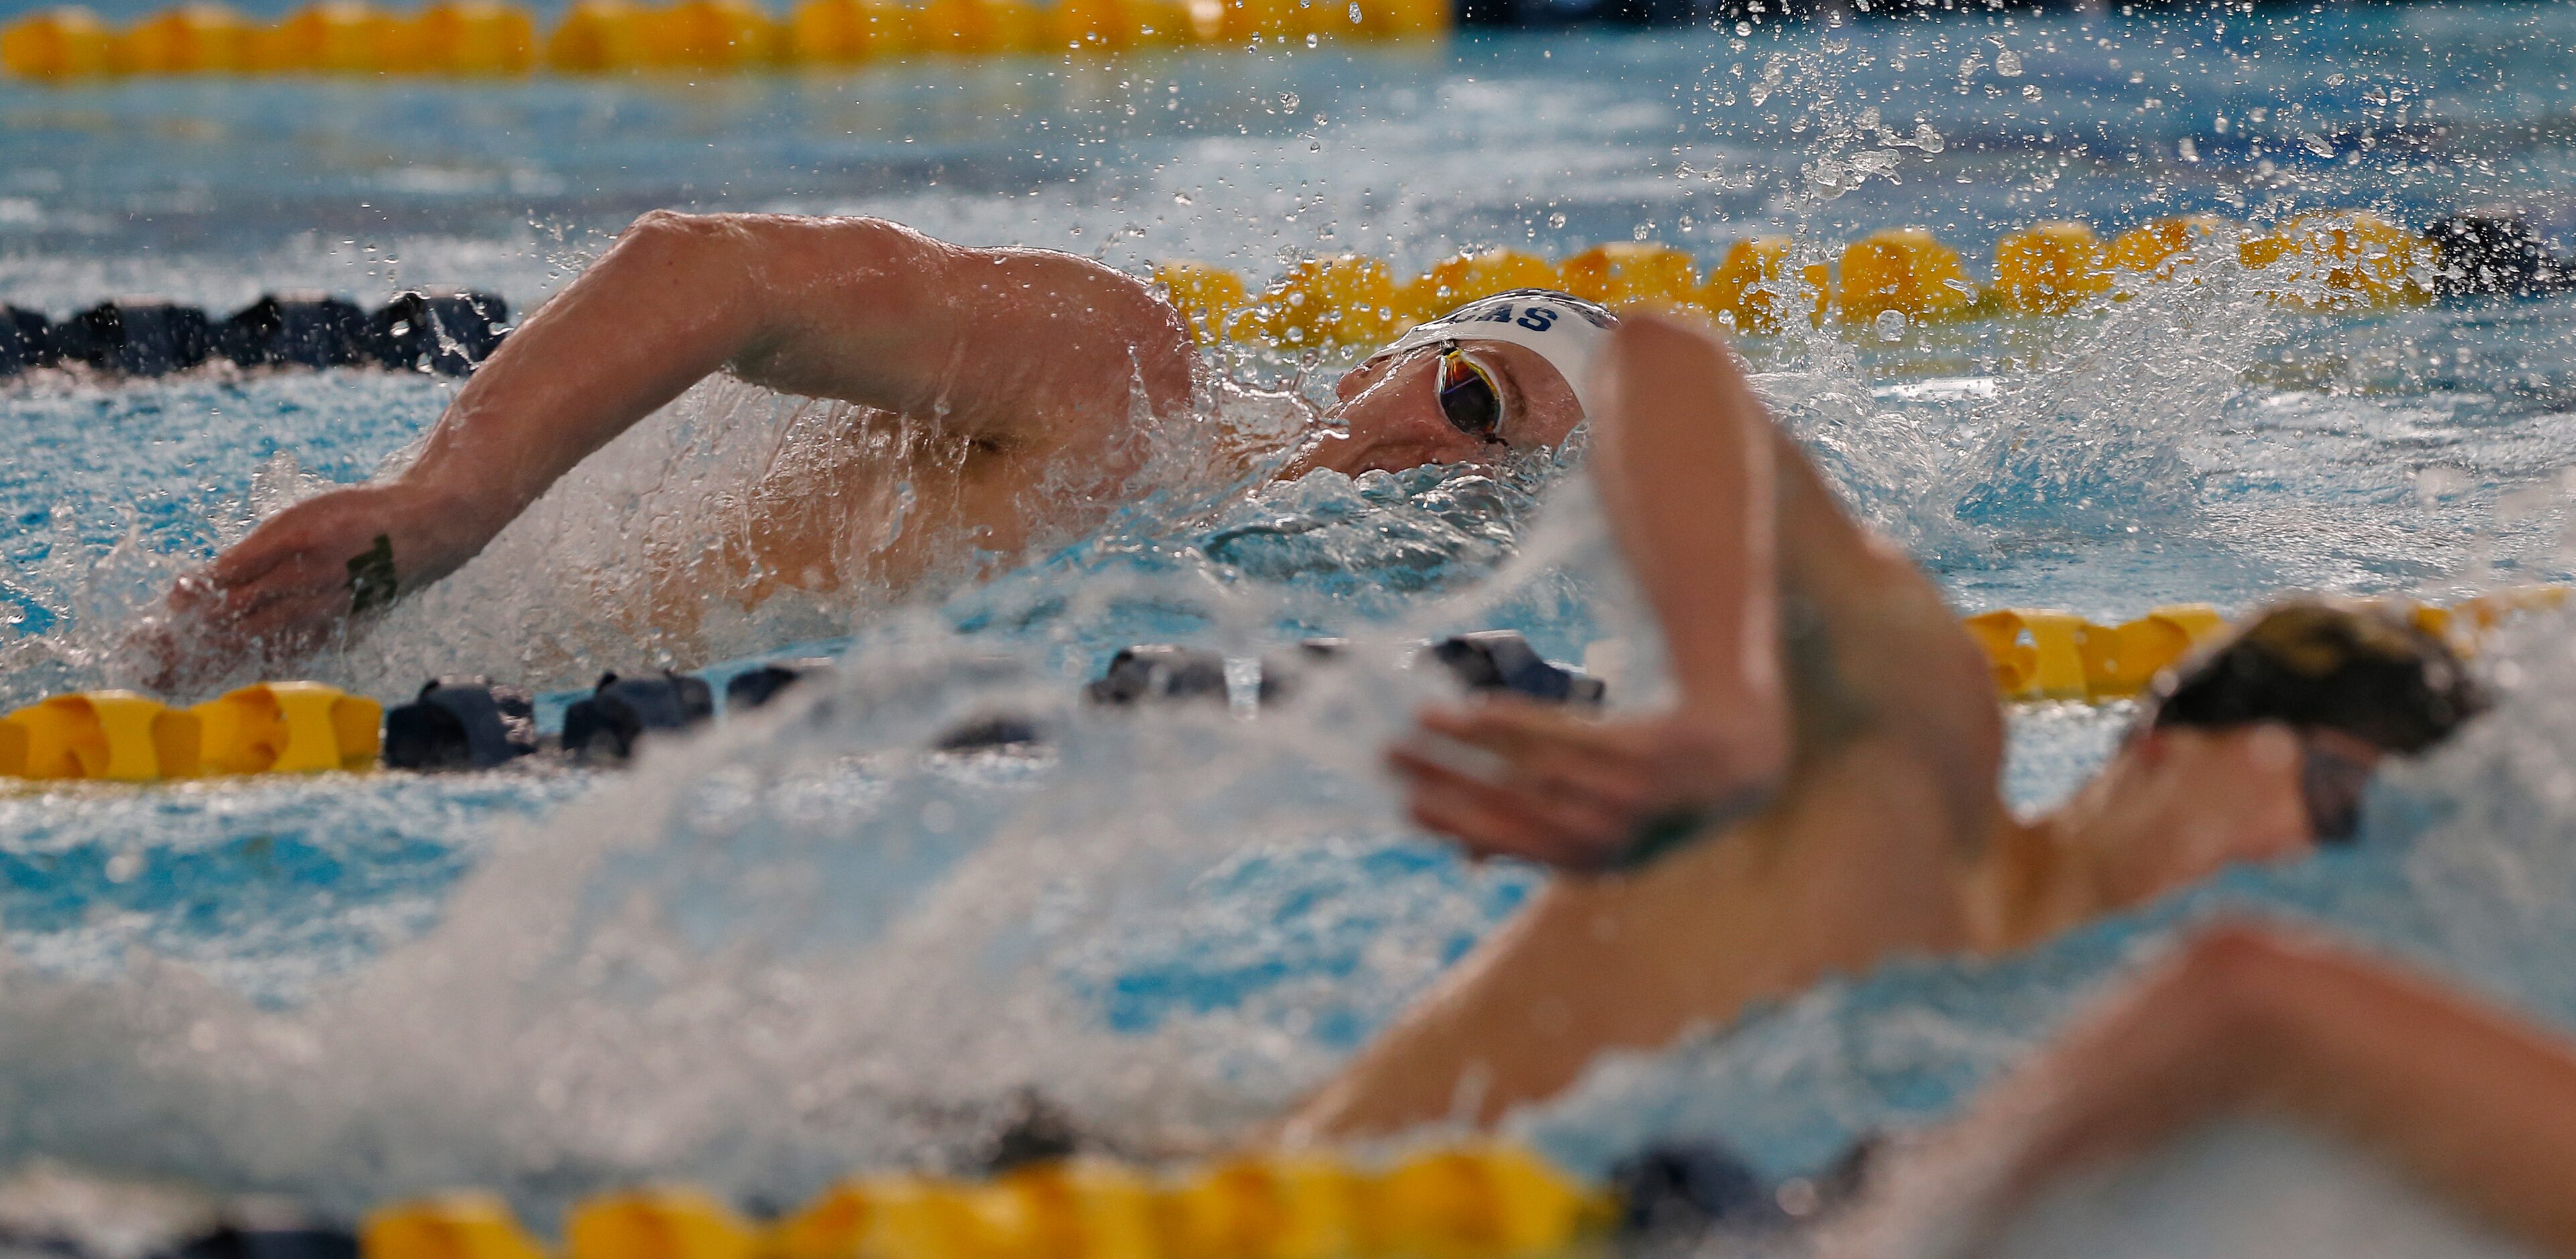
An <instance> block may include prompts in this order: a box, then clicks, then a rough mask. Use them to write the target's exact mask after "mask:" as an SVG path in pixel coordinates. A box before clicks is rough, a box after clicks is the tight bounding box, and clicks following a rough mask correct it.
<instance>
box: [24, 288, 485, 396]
mask: <svg viewBox="0 0 2576 1259" xmlns="http://www.w3.org/2000/svg"><path fill="white" fill-rule="evenodd" d="M509 319H510V305H509V303H508V302H505V301H503V300H502V299H501V298H500V297H499V296H498V295H496V294H492V293H484V292H479V291H475V290H471V289H455V288H424V289H411V290H406V291H404V292H401V293H397V294H395V295H394V297H393V299H392V300H390V301H388V302H386V303H385V304H384V305H383V306H380V307H378V308H376V309H375V310H374V311H368V310H366V309H364V308H362V307H360V306H359V305H358V304H357V303H356V302H353V301H350V300H348V299H347V298H343V297H336V296H333V295H331V294H328V293H300V292H287V293H271V294H268V295H267V296H265V297H262V298H260V299H259V300H258V301H255V302H252V303H251V304H250V305H248V306H245V307H243V308H242V309H240V310H238V311H235V312H233V313H232V315H230V316H229V317H227V318H224V319H222V320H216V319H214V318H213V317H211V316H209V315H208V314H207V313H206V312H205V311H204V310H203V309H201V308H199V307H195V306H189V305H185V304H182V303H178V302H172V301H168V300H165V299H162V298H157V297H123V298H116V299H114V300H111V301H104V302H100V303H98V304H97V305H95V306H91V307H89V308H88V309H86V310H83V311H80V312H79V313H77V314H74V315H72V316H70V317H69V318H66V319H62V320H60V321H56V320H53V319H49V318H48V317H47V316H46V315H45V313H44V312H42V311H38V310H30V309H28V308H27V307H24V306H14V305H8V306H0V376H12V375H16V374H18V373H20V372H24V371H28V370H30V369H33V368H39V367H62V366H69V365H78V366H83V367H86V368H88V369H89V370H91V371H95V372H102V373H106V374H109V375H115V376H138V377H139V376H166V375H169V374H171V373H173V372H184V371H188V370H190V369H192V368H195V367H199V366H202V365H204V364H205V363H208V362H211V361H214V360H217V359H221V360H225V361H228V362H231V363H234V364H236V365H238V366H242V367H288V366H292V367H313V368H330V367H359V366H375V367H384V368H390V369H392V370H395V371H412V372H429V373H434V374H437V375H442V376H465V375H470V374H472V372H473V371H474V369H475V368H476V367H477V366H479V365H481V364H482V363H483V361H484V360H486V359H489V358H491V357H492V353H493V351H495V350H497V349H499V348H500V347H501V340H502V338H504V337H506V336H508V335H509V331H510V329H509Z"/></svg>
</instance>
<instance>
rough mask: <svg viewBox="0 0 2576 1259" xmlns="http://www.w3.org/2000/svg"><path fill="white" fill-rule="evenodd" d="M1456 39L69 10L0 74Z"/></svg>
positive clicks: (1378, 30) (929, 23)
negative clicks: (124, 17) (546, 23)
mask: <svg viewBox="0 0 2576 1259" xmlns="http://www.w3.org/2000/svg"><path fill="white" fill-rule="evenodd" d="M1448 29H1449V9H1448V5H1447V0H1359V2H1358V3H1351V4H1328V3H1322V2H1321V0H1046V2H1045V3H1031V2H1030V0H913V2H912V3H904V2H902V0H799V2H798V3H797V4H796V5H795V7H794V8H793V10H791V11H790V12H789V13H788V14H787V16H786V17H785V18H784V19H781V18H779V17H777V16H775V15H773V14H772V13H771V12H770V11H769V10H767V9H765V8H762V7H761V6H760V5H758V4H756V3H753V2H752V0H674V2H672V3H668V4H649V3H642V4H639V3H632V2H630V0H574V3H573V5H572V6H571V7H570V8H569V9H568V10H566V11H565V13H564V15H563V18H562V20H561V21H559V22H557V23H556V24H555V25H554V28H553V29H552V30H551V31H547V32H543V33H540V31H539V29H538V25H537V20H536V18H535V17H534V16H533V15H532V14H531V13H530V12H529V11H528V10H527V9H525V8H522V7H519V6H517V5H514V4H505V3H500V2H498V0H437V2H436V3H432V4H430V5H428V6H426V7H424V8H421V9H419V10H416V11H413V12H396V11H393V10H389V9H383V8H378V7H375V6H373V5H370V4H365V3H359V2H357V0H323V2H321V3H315V4H310V5H307V6H305V7H304V8H301V9H298V10H296V11H295V12H294V13H292V14H290V15H288V16H287V17H285V18H283V19H280V20H278V21H277V22H274V23H268V22H260V21H256V20H254V19H252V18H250V17H248V16H247V15H245V14H243V13H241V12H240V11H239V10H236V9H233V8H231V7H229V6H226V5H222V4H213V3H200V4H185V5H181V6H179V7H177V8H173V9H165V10H163V11H161V12H159V13H156V14H153V15H152V16H150V17H147V18H144V19H143V20H141V21H139V22H136V23H134V24H133V25H131V26H127V27H122V28H117V27H111V26H109V25H108V24H107V23H106V22H105V21H103V20H102V19H101V18H100V17H99V16H98V15H97V14H96V13H93V12H91V11H90V10H88V9H85V8H80V7H77V6H72V7H64V8H55V9H46V10H42V11H39V12H36V13H31V14H28V15H27V16H25V17H21V18H19V19H17V20H16V21H14V22H11V23H10V24H9V25H8V26H7V27H5V28H0V64H5V65H6V66H7V67H8V69H9V72H10V73H12V74H15V75H17V76H19V77H21V78H28V79H38V80H69V79H87V78H97V77H101V76H106V75H166V74H415V75H450V76H500V75H522V74H529V73H532V72H535V71H538V70H548V71H553V72H555V73H560V74H598V73H605V72H611V71H623V70H674V71H691V72H745V71H755V70H767V69H782V68H789V69H792V68H803V67H846V66H854V65H859V64H862V63H865V62H870V61H876V60H880V59H884V58H889V57H901V56H908V55H911V54H914V53H950V54H959V55H965V56H1002V55H1009V54H1015V53H1050V54H1052V53H1062V52H1067V51H1077V52H1120V51H1125V50H1129V49H1138V48H1167V47H1185V46H1226V47H1235V46H1244V45H1248V44H1251V43H1252V42H1254V41H1256V40H1261V41H1268V42H1271V43H1276V42H1278V41H1283V40H1297V41H1301V42H1303V41H1307V40H1310V39H1361V40H1380V39H1407V38H1415V37H1421V36H1431V35H1439V34H1442V33H1444V32H1446V31H1447V30H1448Z"/></svg>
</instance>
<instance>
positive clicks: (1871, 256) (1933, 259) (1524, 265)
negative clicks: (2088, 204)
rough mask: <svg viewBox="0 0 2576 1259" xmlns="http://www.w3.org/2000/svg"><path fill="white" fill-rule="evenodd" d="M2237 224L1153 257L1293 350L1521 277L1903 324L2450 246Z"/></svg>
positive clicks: (1653, 297)
mask: <svg viewBox="0 0 2576 1259" xmlns="http://www.w3.org/2000/svg"><path fill="white" fill-rule="evenodd" d="M2240 235H2241V234H2239V233H2236V232H2235V231H2234V230H2233V229H2232V228H2231V226H2230V225H2229V224H2227V223H2226V222H2224V221H2223V220H2220V219H2217V218H2213V217H2211V216H2208V215H2191V216H2187V217H2181V218H2168V219H2159V220H2156V221H2154V222H2152V223H2145V224H2141V225H2139V226H2137V227H2134V228H2131V229H2129V230H2127V231H2125V232H2122V233H2120V234H2119V235H2118V236H2116V237H2113V238H2112V239H2111V240H2109V241H2107V242H2106V241H2104V240H2102V239H2101V238H2100V237H2099V236H2098V235H2096V233H2095V230H2094V228H2093V227H2092V226H2091V225H2090V224H2085V223H2077V222H2071V221H2068V222H2052V223H2041V224H2038V225H2036V226H2033V227H2030V228H2027V229H2024V230H2021V231H2016V232H2008V233H2005V234H2004V235H2003V237H2002V238H2001V239H1999V240H1997V241H1996V242H1995V282H1994V283H1993V284H1991V285H1987V284H1980V283H1979V282H1977V281H1976V280H1975V278H1974V277H1972V276H1970V275H1969V274H1968V271H1967V268H1966V266H1965V264H1964V263H1963V262H1962V261H1961V259H1960V256H1959V252H1958V251H1957V250H1955V249H1952V248H1950V247H1949V246H1948V245H1945V244H1943V243H1941V241H1940V240H1939V239H1938V238H1936V237H1935V236H1933V235H1932V233H1931V232H1930V231H1928V230H1926V229H1923V228H1919V227H1904V228H1892V229H1889V230H1887V231H1882V232H1875V233H1872V234H1871V235H1869V236H1866V237H1863V238H1862V239H1860V240H1857V241H1854V242H1852V243H1851V244H1850V245H1848V246H1846V247H1845V248H1844V249H1843V250H1842V252H1841V255H1840V264H1839V275H1837V274H1836V270H1837V268H1835V267H1831V266H1828V265H1827V264H1825V263H1823V262H1820V261H1800V260H1799V259H1798V249H1797V246H1796V243H1795V242H1794V241H1792V240H1791V239H1790V238H1788V237H1785V236H1757V237H1754V238H1752V239H1749V240H1739V241H1736V242H1734V243H1733V244H1731V245H1729V246H1728V247H1727V249H1726V252H1725V253H1724V254H1723V255H1722V256H1721V258H1720V260H1719V262H1718V264H1717V265H1716V266H1715V267H1714V268H1712V269H1710V271H1709V272H1708V274H1707V278H1706V280H1705V281H1702V280H1700V279H1699V278H1698V276H1697V272H1696V269H1695V268H1696V262H1695V260H1694V259H1693V258H1692V257H1691V255H1690V254H1688V253H1685V252H1683V251H1682V250H1679V249H1675V248H1673V247H1672V246H1670V245H1664V244H1659V243H1654V242H1633V243H1631V242H1620V243H1617V244H1607V245H1595V246H1593V247H1592V248H1590V249H1586V250H1584V251H1583V252H1581V253H1578V254H1575V255H1574V256H1572V257H1569V258H1566V259H1564V260H1563V261H1561V262H1554V263H1551V262H1549V261H1548V260H1547V259H1544V258H1541V257H1538V256H1537V255H1535V254H1529V253H1524V252H1521V251H1519V250H1512V249H1496V250H1488V251H1484V252H1481V253H1462V254H1458V255H1455V256H1453V257H1450V258H1447V259H1443V260H1442V261H1440V262H1437V263H1434V264H1433V265H1432V266H1431V268H1430V269H1429V270H1427V271H1425V272H1423V273H1422V274H1421V275H1418V276H1415V277H1413V278H1412V279H1409V280H1397V279H1395V278H1393V274H1394V273H1393V270H1392V269H1391V268H1390V267H1389V266H1388V264H1386V263H1385V262H1384V261H1382V260H1379V259H1374V258H1367V257H1363V256H1360V255H1355V254H1345V255H1341V256H1339V257H1334V258H1321V259H1311V260H1308V261H1306V262H1301V263H1298V264H1296V265H1295V266H1293V267H1291V268H1290V269H1289V271H1288V273H1287V274H1285V275H1283V276H1281V277H1280V278H1279V279H1278V280H1277V281H1275V282H1274V283H1273V284H1272V285H1271V286H1270V287H1269V288H1268V289H1265V290H1262V291H1261V295H1260V297H1259V298H1258V299H1248V298H1246V297H1244V296H1243V294H1245V293H1246V292H1249V291H1251V286H1250V285H1248V284H1246V283H1245V281H1244V280H1243V278H1242V277H1240V276H1237V275H1235V274H1234V273H1232V272H1230V271H1228V270H1226V269H1225V268H1223V267H1221V266H1216V265H1214V264H1210V263H1205V262H1192V261H1186V260H1166V261H1164V262H1161V263H1158V264H1156V265H1155V267H1154V278H1155V279H1156V280H1158V281H1160V282H1161V283H1162V284H1163V285H1164V286H1165V288H1167V289H1168V290H1169V291H1170V293H1171V296H1172V302H1173V304H1174V305H1176V306H1178V307H1180V308H1181V310H1182V311H1183V313H1185V314H1187V315H1189V316H1190V326H1191V328H1192V330H1193V331H1194V332H1195V333H1196V334H1197V335H1198V337H1199V339H1200V341H1201V342H1202V343H1206V342H1214V341H1225V340H1234V341H1255V342H1259V341H1267V342H1270V343H1272V344H1274V345H1278V346H1281V347H1283V348H1294V349H1306V348H1313V347H1317V346H1332V345H1341V346H1354V347H1365V346H1367V345H1370V344H1373V338H1375V337H1377V336H1378V335H1379V334H1380V331H1381V330H1386V329H1391V328H1394V327H1400V326H1402V325H1403V324H1406V323H1410V322H1413V321H1416V320H1421V319H1427V318H1430V317H1432V316H1434V315H1438V314H1441V313H1443V312H1446V311H1448V310H1450V309H1452V308H1454V307H1456V306H1458V305H1460V304H1461V303H1464V302H1468V301H1472V300H1474V299H1476V298H1479V297H1484V296H1488V295H1491V294H1494V293H1499V292H1502V291H1504V290H1505V289H1515V288H1556V289H1562V290H1564V291H1566V292H1569V293H1573V294H1575V295H1576V296H1578V297H1587V298H1590V299H1592V300H1594V301H1598V302H1602V303H1604V304H1607V305H1613V306H1622V305H1640V304H1641V305H1649V306H1662V307H1667V308H1674V309H1683V310H1694V311H1697V312H1699V313H1700V314H1702V315H1704V316H1706V317H1707V318H1709V319H1712V320H1714V321H1716V322H1717V323H1719V324H1722V325H1724V326H1726V327H1729V328H1732V329H1734V330H1736V331H1738V332H1742V333H1745V334H1748V335H1754V336H1774V335H1778V334H1779V333H1781V332H1784V331H1787V330H1788V329H1789V328H1790V327H1791V326H1793V325H1794V324H1795V323H1796V322H1797V318H1796V315H1795V314H1794V313H1793V312H1802V313H1803V314H1804V315H1805V318H1806V321H1807V322H1808V323H1809V324H1810V325H1812V326H1815V327H1823V326H1825V325H1826V324H1828V323H1830V322H1834V321H1836V320H1839V321H1840V322H1841V323H1843V324H1844V325H1847V326H1850V327H1854V328H1859V329H1865V330H1867V331H1869V332H1871V333H1873V334H1877V335H1900V334H1901V333H1902V332H1903V331H1904V330H1905V329H1910V328H1913V327H1915V326H1917V325H1922V324H1932V323H1943V322H1954V321H1959V320H1966V319H1984V318H1991V317H1995V316H1999V315H2010V316H2022V317H2040V316H2062V315H2068V314H2073V313H2076V312H2079V311H2082V310H2084V309H2086V308H2088V307H2092V306H2095V305H2097V304H2099V303H2102V302H2108V301H2122V300H2126V299H2128V298H2130V297H2133V296H2135V295H2137V294H2138V293H2140V292H2142V291H2144V290H2145V288H2146V287H2147V286H2148V285H2151V284H2157V283H2166V282H2172V281H2175V280H2177V279H2181V278H2185V277H2186V271H2185V268H2186V267H2189V266H2194V265H2200V264H2203V263H2205V262H2207V261H2209V260H2210V259H2211V258H2213V257H2216V256H2220V254H2221V253H2223V255H2224V256H2227V257H2230V258H2232V259H2233V260H2235V261H2236V262H2237V263H2238V265H2241V266H2243V267H2246V268H2249V269H2252V270H2255V271H2258V272H2260V273H2262V274H2263V275H2264V276H2265V278H2266V281H2267V283H2266V284H2265V285H2264V287H2263V290H2262V291H2264V292H2265V293H2266V294H2268V295H2269V296H2271V297H2272V298H2273V299H2274V300H2277V301H2280V302H2282V303H2283V304H2285V305H2289V306H2292V307H2294V308H2297V309H2304V310H2319V311H2351V310H2364V309H2380V308H2386V307H2394V306H2406V305H2414V304H2417V303H2420V302H2424V301H2429V300H2431V297H2430V293H2431V290H2430V286H2429V283H2428V282H2427V279H2426V277H2428V276H2429V275H2430V274H2431V270H2432V266H2433V263H2434V260H2435V258H2436V257H2437V256H2438V253H2439V251H2438V250H2437V249H2436V247H2435V246H2434V245H2433V243H2432V242H2431V241H2429V240H2427V239H2425V238H2424V237H2422V236H2419V235H2416V234H2415V233H2412V232H2409V231H2407V230H2406V229H2405V228H2402V227H2398V226H2396V225H2395V224H2392V223H2389V222H2388V221H2387V220H2385V219H2381V218H2378V217H2376V216H2374V215H2371V214H2368V213H2366V212H2359V211H2356V212H2351V213H2343V214H2333V215H2315V216H2310V217H2308V218H2302V219H2297V220H2294V221H2292V222H2291V223H2289V224H2286V225H2284V226H2283V227H2282V228H2281V229H2280V230H2278V231H2275V232H2271V233H2267V234H2264V235H2260V236H2253V237H2242V238H2240ZM2213 246H2215V249H2216V251H2217V252H2214V251H2213V249H2212V247H2213ZM1381 276H1384V277H1386V279H1385V282H1384V284H1383V286H1381V284H1380V282H1379V277H1381ZM2275 281H2276V282H2275ZM2195 282H2196V280H2195ZM1336 303H1338V305H1336ZM1891 314H1893V315H1895V316H1899V317H1901V319H1902V322H1901V323H1899V322H1898V321H1897V320H1895V319H1891V318H1889V316H1890V315H1891ZM1239 315H1240V316H1244V317H1238V316H1239Z"/></svg>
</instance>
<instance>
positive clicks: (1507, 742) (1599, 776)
mask: <svg viewBox="0 0 2576 1259" xmlns="http://www.w3.org/2000/svg"><path fill="white" fill-rule="evenodd" d="M1422 724H1423V728H1424V729H1426V730H1429V731H1431V732H1432V733H1433V734H1435V735H1439V736H1444V737H1447V738H1451V739H1455V740H1458V741H1459V742H1462V743H1466V744H1469V745H1471V746H1473V747H1476V748H1479V749H1482V750H1484V751H1486V752H1489V753H1491V754H1493V755H1495V756H1497V757H1500V758H1502V760H1503V761H1504V762H1506V763H1507V764H1508V765H1509V766H1510V768H1511V774H1512V777H1513V778H1514V779H1515V780H1516V781H1520V782H1523V783H1526V784H1528V785H1530V786H1533V787H1538V788H1543V789H1550V790H1554V791H1558V792H1567V793H1575V794H1580V795H1583V796H1586V797H1589V798H1592V799H1595V800H1598V801H1601V802H1603V803H1605V804H1609V805H1612V806H1614V807H1615V808H1617V809H1618V810H1620V811H1621V812H1623V813H1624V814H1627V815H1629V816H1631V817H1634V816H1636V815H1641V814H1643V813H1645V812H1647V811H1649V810H1651V809H1652V808H1653V807H1655V806H1657V805H1659V804H1663V803H1667V801H1665V800H1664V797H1665V796H1667V795H1670V794H1671V791H1670V790H1669V787H1668V785H1667V784H1665V783H1664V782H1663V781H1662V779H1663V777H1664V773H1663V767H1662V765H1661V764H1660V763H1659V760H1658V758H1657V756H1656V749H1655V747H1654V745H1653V742H1652V732H1651V731H1646V730H1642V729H1639V728H1635V727H1632V726H1629V725H1626V724H1624V723H1622V724H1610V723H1603V722H1598V721H1590V720H1585V719H1582V718H1577V717H1571V716H1568V715H1566V714H1561V713H1554V712H1549V711H1546V710H1543V709H1537V708H1536V707H1535V706H1528V708H1527V710H1523V709H1521V708H1515V707H1506V706H1504V705H1501V704H1495V705H1489V706H1482V707H1479V708H1476V709H1471V710H1468V711H1466V712H1462V713H1459V712H1442V711H1437V710H1435V711H1432V712H1426V713H1424V714H1423V716H1422Z"/></svg>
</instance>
